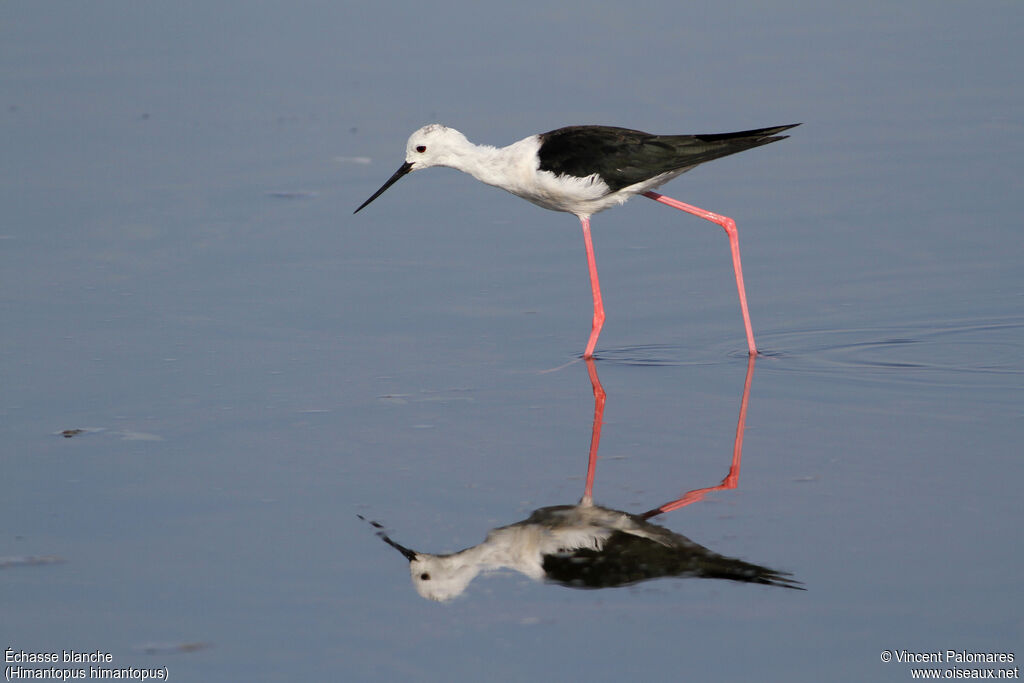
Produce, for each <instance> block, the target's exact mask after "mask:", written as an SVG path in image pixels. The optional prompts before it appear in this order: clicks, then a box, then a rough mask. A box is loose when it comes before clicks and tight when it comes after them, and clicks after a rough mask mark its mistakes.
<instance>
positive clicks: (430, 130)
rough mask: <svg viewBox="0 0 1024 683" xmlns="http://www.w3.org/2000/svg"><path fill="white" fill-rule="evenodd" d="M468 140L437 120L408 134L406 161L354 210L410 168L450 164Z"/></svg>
mask: <svg viewBox="0 0 1024 683" xmlns="http://www.w3.org/2000/svg"><path fill="white" fill-rule="evenodd" d="M467 145H470V142H469V141H468V140H467V139H466V136H465V135H463V134H462V133H460V132H459V131H457V130H455V129H454V128H449V127H448V126H442V125H441V124H439V123H431V124H430V125H427V126H423V127H422V128H420V129H419V130H417V131H416V132H415V133H413V134H412V135H410V136H409V141H408V142H407V143H406V145H405V163H404V164H402V165H401V166H399V167H398V170H397V171H395V174H394V175H392V176H391V177H390V178H388V181H387V182H386V183H384V184H383V185H382V186H381V188H380V189H379V190H377V191H376V192H374V193H373V196H371V197H370V198H369V199H367V200H366V201H365V202H363V203H362V204H361V205H360V206H359V208H358V209H356V210H355V212H354V213H359V212H360V211H361V210H362V209H363V208H364V207H365V206H366V205H367V204H369V203H370V202H372V201H373V200H374V199H376V198H377V197H379V196H381V195H382V194H384V190H386V189H388V188H389V187H391V186H392V185H394V184H395V183H396V182H398V179H399V178H401V177H402V176H404V175H405V174H407V173H411V172H412V171H418V170H420V169H423V168H430V167H431V166H450V165H452V162H453V160H454V159H455V157H456V156H457V155H458V154H459V151H460V150H461V149H464V148H465V147H466V146H467Z"/></svg>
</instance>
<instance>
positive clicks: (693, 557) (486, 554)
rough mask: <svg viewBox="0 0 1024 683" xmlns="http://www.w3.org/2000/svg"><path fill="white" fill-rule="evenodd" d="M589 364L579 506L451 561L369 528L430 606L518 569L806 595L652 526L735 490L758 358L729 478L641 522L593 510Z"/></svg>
mask: <svg viewBox="0 0 1024 683" xmlns="http://www.w3.org/2000/svg"><path fill="white" fill-rule="evenodd" d="M586 363H587V372H588V374H589V375H590V382H591V386H592V387H593V390H594V427H593V434H592V436H591V442H590V453H589V459H588V464H587V479H586V484H585V487H584V492H583V497H582V498H581V499H580V502H579V503H577V504H576V505H555V506H551V507H544V508H540V509H539V510H535V511H534V512H533V514H531V515H530V516H529V517H528V518H527V519H525V520H523V521H521V522H516V523H515V524H510V525H508V526H503V527H499V528H497V529H494V530H493V531H491V532H490V533H489V534H488V535H487V538H486V539H485V540H484V542H483V543H480V544H479V545H475V546H473V547H471V548H466V549H465V550H461V551H459V552H457V553H451V554H448V555H433V554H430V553H422V552H417V551H415V550H411V549H409V548H407V547H405V546H403V545H401V544H399V543H397V542H395V541H394V540H393V539H392V538H391V537H390V536H388V535H387V534H386V533H384V531H383V528H382V526H381V525H380V524H378V523H377V522H370V523H371V524H372V525H373V526H374V527H376V528H377V535H378V536H379V537H380V538H381V539H382V540H383V541H384V542H385V543H387V544H388V545H390V546H391V547H393V548H395V549H396V550H398V551H399V552H400V553H401V554H402V555H403V556H405V558H406V559H407V560H409V569H410V573H411V575H412V582H413V585H414V586H415V588H416V591H417V592H418V593H419V594H420V595H421V596H423V597H424V598H428V599H430V600H436V601H447V600H450V599H452V598H454V597H456V596H458V595H459V594H461V593H462V592H463V591H464V590H465V589H466V587H467V586H468V585H469V584H470V582H471V581H472V580H473V579H474V578H476V577H477V576H478V575H479V574H480V573H481V572H484V571H492V570H498V569H512V570H515V571H518V572H520V573H522V574H525V575H526V576H528V577H530V578H531V579H535V580H538V581H542V580H546V581H549V582H553V583H558V584H561V585H563V586H568V587H570V588H591V589H593V588H612V587H616V586H627V585H630V584H634V583H638V582H640V581H647V580H649V579H656V578H661V577H670V576H672V577H693V578H711V579H729V580H732V581H739V582H745V583H759V584H765V585H770V586H781V587H783V588H794V589H799V590H803V588H802V587H801V585H800V582H798V581H796V580H794V579H793V578H791V575H790V574H788V573H786V572H781V571H777V570H774V569H770V568H768V567H762V566H760V565H756V564H752V563H750V562H744V561H743V560H739V559H736V558H731V557H726V556H724V555H719V554H718V553H715V552H713V551H711V550H709V549H707V548H705V547H704V546H701V545H699V544H697V543H695V542H693V541H691V540H690V539H688V538H686V537H685V536H682V535H681V534H677V533H675V532H673V531H670V530H669V529H666V528H665V527H662V526H659V525H657V524H653V523H651V522H650V521H648V520H649V519H650V518H652V517H655V516H657V515H660V514H663V513H666V512H671V511H672V510H678V509H679V508H681V507H684V506H686V505H690V504H691V503H695V502H697V501H699V500H701V499H702V498H704V496H705V495H706V494H708V493H709V492H711V491H718V490H723V489H734V488H736V485H737V483H738V480H739V474H740V461H741V459H742V450H743V431H744V426H745V423H746V416H747V402H748V400H749V397H750V383H751V379H752V377H753V372H754V363H755V357H754V356H751V357H750V358H749V361H748V365H747V375H746V379H745V381H744V385H743V398H742V400H741V402H740V414H739V420H738V422H737V425H736V440H735V442H734V446H733V456H732V463H731V464H730V466H729V473H728V474H727V475H726V476H725V478H724V479H723V480H722V482H721V483H720V484H719V485H717V486H709V487H707V488H702V489H695V490H692V491H688V492H687V493H685V494H684V495H683V496H682V497H680V498H677V499H675V500H672V501H669V502H667V503H665V504H663V505H661V506H659V507H656V508H654V509H652V510H648V511H647V512H644V513H641V514H631V513H628V512H622V511H620V510H613V509H611V508H606V507H603V506H600V505H595V504H594V502H593V488H594V471H595V469H596V464H597V451H598V448H599V446H600V442H601V425H602V421H603V417H604V404H605V398H606V395H605V391H604V388H603V387H602V386H601V381H600V379H599V378H598V376H597V369H596V368H595V366H594V362H593V361H592V360H590V359H586ZM364 519H365V518H364Z"/></svg>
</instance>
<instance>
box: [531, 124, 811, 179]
mask: <svg viewBox="0 0 1024 683" xmlns="http://www.w3.org/2000/svg"><path fill="white" fill-rule="evenodd" d="M799 125H800V124H799V123H794V124H790V125H788V126H775V127H773V128H758V129H756V130H744V131H739V132H736V133H712V134H709V135H651V134H650V133H644V132H641V131H638V130H630V129H628V128H615V127H612V126H569V127H567V128H559V129H558V130H553V131H550V132H548V133H543V134H542V135H541V136H540V140H541V146H540V150H539V151H538V155H539V156H540V170H542V171H550V172H552V173H554V174H555V175H570V176H576V177H579V178H584V177H587V176H589V175H593V174H594V173H597V174H598V175H600V176H601V178H602V179H603V180H604V182H605V184H607V185H608V187H609V188H611V190H612V191H613V192H614V191H617V190H620V189H622V188H623V187H626V186H628V185H633V184H634V183H639V182H642V181H644V180H648V179H649V178H653V177H655V176H658V175H661V174H662V173H668V172H671V171H677V170H680V169H687V168H692V167H693V166H696V165H697V164H702V163H704V162H705V161H711V160H712V159H718V158H719V157H724V156H728V155H730V154H736V153H737V152H742V151H744V150H748V149H751V148H753V147H760V146H761V145H767V144H769V143H771V142H776V141H778V140H784V139H786V138H787V137H789V136H788V135H776V134H777V133H780V132H782V131H784V130H788V129H790V128H793V127H794V126H799Z"/></svg>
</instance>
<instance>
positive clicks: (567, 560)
mask: <svg viewBox="0 0 1024 683" xmlns="http://www.w3.org/2000/svg"><path fill="white" fill-rule="evenodd" d="M677 539H678V541H679V543H678V544H677V546H676V547H669V546H665V545H662V544H661V543H657V542H655V541H652V540H650V539H647V538H642V537H639V536H634V535H632V534H627V533H623V532H621V531H616V532H614V533H613V534H612V535H611V536H610V537H609V538H608V540H607V541H606V542H605V544H604V547H603V548H602V549H601V550H592V549H589V548H582V549H575V550H566V551H563V552H560V553H556V554H553V555H545V556H544V558H543V567H544V573H545V574H546V575H547V578H548V580H549V581H554V582H556V583H560V584H562V585H564V586H569V587H570V588H612V587H615V586H627V585H629V584H633V583H638V582H640V581H647V580H649V579H657V578H661V577H667V576H675V577H680V578H685V577H694V578H705V579H729V580H732V581H740V582H744V583H761V584H766V585H769V586H781V587H783V588H795V589H797V590H804V589H803V587H802V586H801V585H800V582H799V581H796V580H794V579H792V578H790V577H791V575H790V574H788V573H787V572H780V571H776V570H774V569H770V568H768V567H762V566H760V565H756V564H751V563H749V562H744V561H743V560H738V559H735V558H731V557H725V556H724V555H719V554H717V553H713V552H711V551H710V550H708V549H707V548H705V547H703V546H701V545H698V544H696V543H694V542H693V541H690V540H689V539H687V538H685V537H682V536H678V537H677ZM687 544H689V545H687Z"/></svg>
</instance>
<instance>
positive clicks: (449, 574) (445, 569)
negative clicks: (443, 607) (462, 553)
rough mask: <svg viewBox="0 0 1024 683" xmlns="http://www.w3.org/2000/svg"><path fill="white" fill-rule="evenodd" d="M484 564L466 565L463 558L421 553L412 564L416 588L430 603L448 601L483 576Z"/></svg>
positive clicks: (411, 561)
mask: <svg viewBox="0 0 1024 683" xmlns="http://www.w3.org/2000/svg"><path fill="white" fill-rule="evenodd" d="M480 569H481V567H480V565H479V564H476V563H473V562H466V561H464V559H462V558H460V557H459V555H426V554H419V553H417V555H416V558H415V559H413V560H410V562H409V572H410V574H411V575H412V585H413V586H414V587H415V588H416V592H417V593H419V594H420V595H421V596H422V597H424V598H427V599H428V600H434V601H436V602H447V601H448V600H451V599H452V598H454V597H456V596H458V595H460V594H461V593H462V592H463V591H464V590H466V586H468V585H469V582H470V581H472V580H473V579H474V578H475V577H476V575H477V574H479V573H480Z"/></svg>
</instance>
